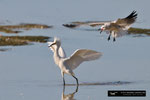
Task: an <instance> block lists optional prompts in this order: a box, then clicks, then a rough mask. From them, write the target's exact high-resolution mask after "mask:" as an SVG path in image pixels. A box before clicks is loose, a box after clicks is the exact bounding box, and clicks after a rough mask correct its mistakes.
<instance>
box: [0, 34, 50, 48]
mask: <svg viewBox="0 0 150 100" xmlns="http://www.w3.org/2000/svg"><path fill="white" fill-rule="evenodd" d="M48 40H49V37H47V36H0V46H21V45H28V44H31V43H32V42H40V43H45V42H47V41H48Z"/></svg>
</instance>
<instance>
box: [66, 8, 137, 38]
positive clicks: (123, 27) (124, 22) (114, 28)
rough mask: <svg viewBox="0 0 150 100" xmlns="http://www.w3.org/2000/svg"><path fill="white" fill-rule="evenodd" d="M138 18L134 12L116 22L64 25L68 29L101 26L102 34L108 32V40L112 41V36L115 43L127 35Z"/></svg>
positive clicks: (88, 22)
mask: <svg viewBox="0 0 150 100" xmlns="http://www.w3.org/2000/svg"><path fill="white" fill-rule="evenodd" d="M136 18H137V13H136V11H133V12H132V13H131V14H130V15H129V16H127V17H126V18H119V19H117V20H115V21H87V22H72V23H71V24H63V25H64V26H66V27H70V28H75V27H79V26H83V25H88V26H92V27H94V26H99V25H101V28H100V29H99V30H101V31H100V33H101V32H102V31H106V33H108V34H109V37H108V40H110V36H112V37H113V38H114V39H113V40H114V41H115V38H116V37H120V36H123V35H125V34H127V30H128V29H129V28H130V26H131V24H133V23H134V22H135V20H136Z"/></svg>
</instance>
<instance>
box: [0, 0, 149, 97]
mask: <svg viewBox="0 0 150 100" xmlns="http://www.w3.org/2000/svg"><path fill="white" fill-rule="evenodd" d="M129 2H130V3H129ZM149 3H150V2H149V1H148V0H142V1H141V0H136V1H135V0H124V1H122V0H113V1H110V0H101V1H100V0H92V1H91V0H86V3H85V1H80V0H75V1H72V0H61V1H60V0H36V1H35V0H12V1H10V0H1V1H0V12H1V18H0V21H2V22H4V23H6V24H18V23H38V24H47V25H53V26H54V27H53V28H52V29H45V30H39V29H34V30H30V31H24V32H22V33H20V34H19V35H36V36H38V35H40V36H41V35H43V36H49V37H55V36H57V37H59V38H61V41H62V46H63V47H64V49H65V51H66V53H67V55H68V56H69V55H71V54H72V53H73V52H74V51H75V50H76V49H79V48H87V49H93V50H96V51H100V52H102V53H103V56H102V58H101V59H99V60H96V61H91V62H86V63H83V64H81V65H80V67H79V68H77V69H76V70H75V71H74V72H75V74H76V77H77V78H78V79H79V83H80V84H81V85H80V86H79V89H78V92H77V93H74V92H75V90H76V86H74V84H75V80H74V79H73V78H72V77H70V76H68V75H65V79H66V83H67V84H68V86H66V88H65V93H64V94H65V95H67V94H70V96H72V97H73V98H74V99H76V100H85V99H87V100H100V99H113V100H114V99H115V100H116V99H119V100H124V99H129V100H135V99H136V100H137V99H139V100H149V98H150V94H149V93H150V85H149V84H150V79H149V77H150V67H149V66H150V53H149V51H150V46H149V42H150V37H148V36H144V37H136V36H131V35H128V36H123V37H120V38H117V41H116V42H112V40H111V41H109V42H108V41H107V34H105V33H104V32H103V33H102V34H101V35H100V34H99V32H98V31H95V30H96V29H95V28H89V30H90V29H91V31H87V30H84V29H79V30H72V29H69V28H65V27H63V26H62V24H64V23H68V22H72V21H88V20H99V21H103V20H104V21H107V20H115V19H116V18H118V17H126V16H127V15H128V14H129V13H130V12H132V11H133V10H137V12H138V14H139V15H138V19H137V22H136V23H135V24H134V25H133V27H139V28H149V24H150V20H149V18H150V14H149V13H148V12H149V9H150V7H149ZM133 5H134V6H133ZM118 8H119V9H118ZM6 20H9V22H8V21H6ZM87 29H88V27H87ZM92 30H93V31H92ZM0 34H2V35H6V34H5V33H2V32H1V33H0ZM7 35H11V34H7ZM14 35H15V34H14ZM51 40H52V39H50V41H51ZM0 48H2V49H4V48H9V49H10V50H8V51H4V52H0V100H10V99H11V100H41V99H42V100H61V99H62V94H63V84H62V83H63V82H62V77H61V74H60V70H59V68H57V66H56V65H55V64H54V62H53V58H52V56H53V54H52V52H51V51H50V50H49V49H48V47H47V44H46V43H34V45H28V46H19V47H18V46H17V47H12V46H7V47H0ZM120 83H123V84H120ZM124 83H125V84H124ZM126 83H127V84H126ZM69 84H71V86H70V85H69ZM108 90H146V91H147V96H146V97H140V98H137V97H132V98H129V97H128V98H127V97H117V98H116V97H108V96H107V91H108Z"/></svg>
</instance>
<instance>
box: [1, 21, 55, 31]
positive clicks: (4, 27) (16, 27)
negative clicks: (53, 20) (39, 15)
mask: <svg viewBox="0 0 150 100" xmlns="http://www.w3.org/2000/svg"><path fill="white" fill-rule="evenodd" d="M52 27H53V26H48V25H44V24H30V23H26V24H25V23H23V24H18V25H0V32H4V33H20V32H22V31H20V29H23V30H31V29H35V28H36V29H47V28H52Z"/></svg>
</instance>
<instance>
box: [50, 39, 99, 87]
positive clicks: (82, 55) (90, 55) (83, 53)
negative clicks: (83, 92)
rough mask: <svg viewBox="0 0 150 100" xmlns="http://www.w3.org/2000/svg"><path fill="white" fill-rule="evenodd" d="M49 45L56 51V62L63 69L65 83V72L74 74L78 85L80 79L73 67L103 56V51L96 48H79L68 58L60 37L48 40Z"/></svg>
mask: <svg viewBox="0 0 150 100" xmlns="http://www.w3.org/2000/svg"><path fill="white" fill-rule="evenodd" d="M48 45H49V47H50V48H51V50H52V51H53V52H54V61H55V64H56V65H57V66H58V67H59V68H60V69H61V74H62V77H63V82H64V85H65V80H64V74H69V75H71V76H73V77H74V78H75V79H76V81H77V85H78V79H77V78H76V77H75V74H74V73H73V69H75V68H77V67H78V66H79V65H80V64H81V63H82V62H84V61H90V60H96V59H98V58H99V57H100V56H102V53H100V52H96V51H94V50H88V49H78V50H76V51H75V52H74V53H73V54H72V55H71V56H70V57H68V58H66V54H65V52H64V50H63V48H62V47H61V41H60V39H58V38H54V42H48Z"/></svg>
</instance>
